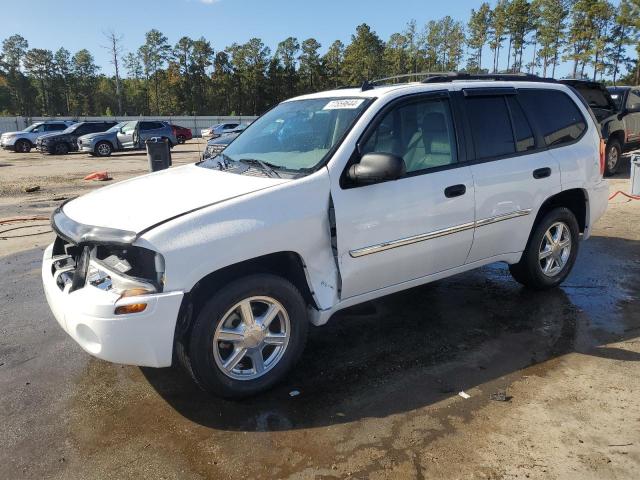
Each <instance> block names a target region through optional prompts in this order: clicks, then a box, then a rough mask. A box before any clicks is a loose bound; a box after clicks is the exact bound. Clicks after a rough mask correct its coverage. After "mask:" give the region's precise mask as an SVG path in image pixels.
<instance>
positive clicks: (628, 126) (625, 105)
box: [607, 86, 640, 151]
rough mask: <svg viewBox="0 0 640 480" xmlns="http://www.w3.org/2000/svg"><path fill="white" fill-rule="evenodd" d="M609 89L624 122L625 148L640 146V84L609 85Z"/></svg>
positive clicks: (623, 139) (631, 148)
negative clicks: (630, 85)
mask: <svg viewBox="0 0 640 480" xmlns="http://www.w3.org/2000/svg"><path fill="white" fill-rule="evenodd" d="M607 90H609V93H610V94H611V98H613V101H614V102H615V104H616V107H617V108H618V112H619V116H620V117H621V120H622V123H623V124H624V131H625V133H626V136H625V137H623V138H622V139H621V140H622V141H623V142H624V144H623V148H624V150H625V151H626V150H633V149H636V148H638V147H640V86H635V87H622V86H620V87H607Z"/></svg>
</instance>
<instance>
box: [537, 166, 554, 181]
mask: <svg viewBox="0 0 640 480" xmlns="http://www.w3.org/2000/svg"><path fill="white" fill-rule="evenodd" d="M550 176H551V169H550V168H549V167H544V168H536V169H535V170H534V171H533V178H536V179H538V178H546V177H550Z"/></svg>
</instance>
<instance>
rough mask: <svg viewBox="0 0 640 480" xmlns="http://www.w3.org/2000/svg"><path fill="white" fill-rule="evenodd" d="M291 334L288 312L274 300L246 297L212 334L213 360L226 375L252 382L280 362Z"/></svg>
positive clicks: (232, 308) (225, 316)
mask: <svg viewBox="0 0 640 480" xmlns="http://www.w3.org/2000/svg"><path fill="white" fill-rule="evenodd" d="M290 334H291V324H290V321H289V316H288V314H287V311H286V310H285V308H284V307H283V306H282V304H281V303H280V302H278V301H277V300H276V299H274V298H271V297H267V296H256V297H249V298H246V299H244V300H242V301H241V302H238V303H237V304H235V305H234V306H233V307H231V308H230V309H229V310H228V311H227V313H225V315H224V317H223V318H222V321H220V322H219V323H218V326H217V327H216V330H215V333H214V335H213V357H214V359H215V362H216V365H217V366H218V368H220V371H221V372H223V373H224V374H225V375H226V376H228V377H230V378H233V379H235V380H254V379H256V378H258V377H261V376H262V375H264V374H266V373H267V372H268V371H269V370H271V369H273V368H274V367H275V366H276V365H277V364H278V362H279V361H280V360H281V359H282V357H283V355H284V353H285V351H286V349H287V346H288V344H289V337H290Z"/></svg>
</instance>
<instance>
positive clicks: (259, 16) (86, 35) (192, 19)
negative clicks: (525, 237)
mask: <svg viewBox="0 0 640 480" xmlns="http://www.w3.org/2000/svg"><path fill="white" fill-rule="evenodd" d="M480 3H481V0H449V1H441V0H439V1H434V0H391V1H389V0H385V1H380V0H321V1H318V0H315V1H306V0H297V1H296V0H155V1H154V0H126V1H125V0H99V1H96V0H84V1H81V0H29V1H28V2H25V3H22V2H16V1H8V0H4V1H3V2H2V4H3V5H2V18H3V19H4V21H3V22H2V27H0V40H2V39H4V38H6V37H8V36H10V35H12V34H14V33H19V34H20V35H22V36H23V37H25V38H26V39H27V40H28V41H29V47H30V48H47V49H50V50H54V51H55V50H57V49H58V48H59V47H61V46H64V47H65V48H66V49H67V50H69V51H71V52H72V53H73V52H75V51H77V50H80V49H82V48H86V49H88V50H89V51H90V52H91V53H92V54H93V56H94V57H95V60H96V63H97V64H98V65H99V66H100V67H101V71H102V72H103V73H105V74H107V75H111V74H112V73H113V67H112V66H111V65H110V63H109V56H108V52H107V51H106V50H105V49H104V48H101V46H102V45H106V44H107V42H106V39H105V38H104V35H103V32H105V31H109V30H113V31H115V32H116V33H117V34H120V35H122V36H123V47H124V49H125V53H126V52H129V51H135V50H136V49H137V48H138V47H139V46H140V45H142V43H144V34H145V33H146V32H147V31H148V30H150V29H152V28H156V29H158V30H160V31H161V32H162V33H164V34H165V35H166V36H167V37H168V39H169V43H170V44H171V45H174V44H175V43H176V42H177V41H178V39H179V38H180V37H182V36H185V35H186V36H189V37H191V38H200V37H201V36H204V37H205V38H206V39H207V40H209V41H210V42H211V44H212V46H213V48H214V49H215V50H216V51H218V50H222V49H224V48H225V47H227V46H229V45H231V44H232V43H234V42H237V43H244V42H246V41H247V40H249V39H250V38H252V37H258V38H261V39H262V41H263V42H264V43H265V44H266V45H267V46H269V47H270V48H271V49H272V51H274V50H275V48H276V46H277V44H278V42H280V41H281V40H284V39H285V38H286V37H289V36H293V37H297V38H298V40H299V41H302V40H304V39H305V38H309V37H314V38H315V39H316V40H318V41H319V42H320V43H321V44H322V51H323V52H324V50H325V49H326V48H328V47H329V45H330V44H331V43H332V42H333V41H334V40H336V39H339V40H342V41H343V42H344V43H348V42H349V40H350V38H351V34H352V33H354V31H355V27H356V26H357V25H359V24H361V23H363V22H364V23H367V24H369V25H370V26H371V27H372V28H373V29H374V30H375V31H376V32H377V34H378V35H379V36H380V37H381V38H382V39H383V40H385V41H386V40H387V39H388V38H389V36H390V35H391V34H392V33H394V32H399V31H402V30H404V28H405V26H406V23H407V22H408V21H409V20H411V19H415V20H416V21H417V23H418V26H419V27H420V28H421V27H422V25H424V24H425V23H426V22H428V21H429V20H431V19H437V18H441V17H443V16H445V15H450V16H451V17H453V18H454V19H456V20H462V21H463V22H464V23H465V24H466V22H467V20H468V18H469V12H470V11H471V8H477V7H478V6H479V5H480ZM490 3H492V4H493V3H495V2H493V1H492V2H490ZM615 3H617V2H615ZM54 5H55V8H54ZM9 19H10V21H9ZM504 50H506V48H505V49H504ZM483 58H484V59H486V60H485V61H484V62H483V63H485V64H488V63H489V62H490V61H491V60H490V57H489V54H488V53H487V54H484V55H483ZM525 58H526V61H529V58H530V54H529V56H527V55H526V53H525ZM502 65H504V66H506V58H503V60H502ZM483 66H488V65H483ZM569 69H570V67H569V66H568V65H564V66H562V67H561V68H560V70H559V73H560V75H564V74H566V73H567V72H568V71H569Z"/></svg>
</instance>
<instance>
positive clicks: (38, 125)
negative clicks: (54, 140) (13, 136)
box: [24, 122, 44, 132]
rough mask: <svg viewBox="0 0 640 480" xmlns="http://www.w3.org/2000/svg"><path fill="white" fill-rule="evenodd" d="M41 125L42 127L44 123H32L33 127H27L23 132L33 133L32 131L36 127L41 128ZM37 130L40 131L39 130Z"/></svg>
mask: <svg viewBox="0 0 640 480" xmlns="http://www.w3.org/2000/svg"><path fill="white" fill-rule="evenodd" d="M42 125H44V123H42V122H40V123H34V124H33V125H31V126H29V127H27V128H25V129H24V131H25V132H33V131H34V130H36V129H38V127H41V126H42ZM38 130H42V129H41V128H40V129H38Z"/></svg>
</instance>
